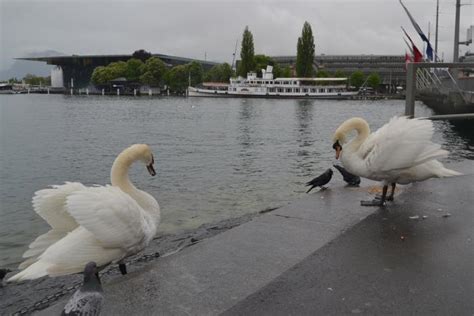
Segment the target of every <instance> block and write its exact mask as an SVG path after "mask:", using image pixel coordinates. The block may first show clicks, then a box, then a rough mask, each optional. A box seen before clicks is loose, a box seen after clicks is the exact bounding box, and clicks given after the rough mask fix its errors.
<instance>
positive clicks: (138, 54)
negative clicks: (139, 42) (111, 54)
mask: <svg viewBox="0 0 474 316" xmlns="http://www.w3.org/2000/svg"><path fill="white" fill-rule="evenodd" d="M132 58H136V59H140V60H141V61H142V62H145V61H147V60H148V59H149V58H151V53H150V52H147V51H146V50H144V49H139V50H136V51H134V52H133V55H132Z"/></svg>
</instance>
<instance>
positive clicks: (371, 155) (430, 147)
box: [359, 117, 448, 172]
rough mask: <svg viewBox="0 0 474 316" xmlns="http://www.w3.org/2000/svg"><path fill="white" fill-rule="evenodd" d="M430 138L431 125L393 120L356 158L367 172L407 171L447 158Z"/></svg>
mask: <svg viewBox="0 0 474 316" xmlns="http://www.w3.org/2000/svg"><path fill="white" fill-rule="evenodd" d="M432 136H433V123H432V122H431V121H428V120H418V119H408V118H406V117H394V118H392V119H391V120H390V121H389V122H388V123H387V124H385V125H384V126H382V127H381V128H380V129H379V130H377V131H376V132H375V133H373V134H371V135H370V136H369V137H368V138H367V140H366V141H365V142H364V143H363V144H362V145H361V147H360V149H359V154H360V155H361V157H362V158H363V159H365V161H366V164H367V168H368V169H369V171H371V172H385V171H389V170H397V169H405V168H410V167H413V166H416V165H419V164H421V163H424V162H426V161H429V160H432V159H436V158H439V157H443V156H446V155H447V154H448V152H447V151H445V150H442V149H441V146H440V145H438V144H435V143H433V142H432V141H431V137H432Z"/></svg>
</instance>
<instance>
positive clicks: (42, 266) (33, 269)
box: [7, 260, 49, 282]
mask: <svg viewBox="0 0 474 316" xmlns="http://www.w3.org/2000/svg"><path fill="white" fill-rule="evenodd" d="M48 268H49V263H47V262H44V261H41V260H40V261H36V262H35V263H33V264H32V265H30V266H29V267H28V268H26V269H25V270H23V271H21V272H18V273H17V274H15V275H14V276H12V277H11V278H9V279H8V280H7V282H20V281H25V280H34V279H38V278H41V277H44V276H46V275H48V271H47V269H48Z"/></svg>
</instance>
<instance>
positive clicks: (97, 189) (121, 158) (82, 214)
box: [8, 144, 160, 282]
mask: <svg viewBox="0 0 474 316" xmlns="http://www.w3.org/2000/svg"><path fill="white" fill-rule="evenodd" d="M134 162H142V163H143V164H145V165H146V168H147V170H148V172H149V173H150V175H152V176H154V175H156V172H155V169H154V167H153V163H154V158H153V154H152V152H151V148H150V147H149V146H148V145H146V144H135V145H132V146H130V147H129V148H127V149H125V150H124V151H122V153H120V154H119V155H118V156H117V158H116V159H115V161H114V163H113V165H112V169H111V183H112V185H107V186H92V187H86V186H84V185H83V184H82V183H79V182H66V184H63V185H56V186H53V187H52V188H48V189H43V190H39V191H37V192H36V193H35V195H34V197H33V208H34V210H35V211H36V213H37V214H38V215H39V216H41V217H42V218H43V219H44V220H45V221H46V222H47V223H48V224H49V225H50V230H49V231H48V232H46V233H45V234H43V235H40V236H39V237H38V238H36V240H35V241H33V242H32V243H31V244H30V246H29V249H28V250H27V251H26V252H25V253H24V254H23V257H24V258H25V259H26V260H25V261H24V262H23V263H21V264H20V266H19V268H20V269H21V270H22V271H20V272H19V273H17V274H15V275H14V276H12V277H11V278H9V279H8V282H12V281H24V280H33V279H37V278H41V277H43V276H51V277H55V276H60V275H68V274H74V273H78V272H81V271H83V269H84V265H86V264H87V263H88V262H91V261H94V262H96V264H97V265H98V266H99V267H103V266H105V265H108V264H110V263H118V264H119V268H120V272H122V274H126V273H127V270H126V266H125V263H124V259H125V258H127V257H128V256H131V255H134V254H136V253H138V252H139V251H141V250H143V249H144V248H145V247H146V246H147V245H148V244H149V243H150V241H151V240H152V239H153V237H155V234H156V231H157V227H158V224H159V223H160V206H159V205H158V202H157V201H156V200H155V198H153V197H152V196H151V195H150V194H148V193H147V192H145V191H142V190H139V189H137V188H136V187H135V186H134V185H133V183H132V182H130V179H129V176H128V171H129V169H130V167H131V165H132V164H133V163H134Z"/></svg>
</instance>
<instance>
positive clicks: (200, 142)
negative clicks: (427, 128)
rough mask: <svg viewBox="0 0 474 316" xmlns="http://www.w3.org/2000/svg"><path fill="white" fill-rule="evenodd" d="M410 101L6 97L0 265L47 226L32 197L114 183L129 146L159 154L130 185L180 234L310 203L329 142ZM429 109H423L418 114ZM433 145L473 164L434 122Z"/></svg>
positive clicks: (0, 154) (1, 131) (449, 129)
mask: <svg viewBox="0 0 474 316" xmlns="http://www.w3.org/2000/svg"><path fill="white" fill-rule="evenodd" d="M403 109H404V101H398V100H397V101H395V100H386V101H319V100H312V101H308V100H263V99H209V98H189V99H185V98H145V97H143V98H127V97H103V96H88V97H86V96H83V97H81V96H75V97H69V96H63V95H49V96H48V95H13V96H6V95H4V96H0V118H1V126H0V144H1V151H0V165H1V168H0V185H1V187H0V199H1V204H0V266H9V265H14V264H17V263H18V262H20V261H21V254H22V253H23V251H24V250H25V249H26V248H27V246H28V244H29V243H30V242H31V241H32V240H33V239H34V238H35V237H36V236H37V235H38V234H41V233H43V232H45V231H46V230H47V229H48V228H47V225H46V223H45V222H44V221H43V220H42V219H41V218H40V217H39V216H37V215H36V214H35V213H34V211H33V210H32V207H31V197H32V195H33V193H34V192H35V191H36V190H39V189H42V188H45V187H47V186H48V185H51V184H62V183H64V182H65V181H79V182H82V183H84V184H86V185H91V184H107V183H109V181H110V180H109V172H110V167H111V165H112V162H113V160H114V158H115V156H116V155H117V154H118V153H119V152H120V151H121V150H122V149H124V148H126V147H128V146H129V145H131V144H133V143H148V144H150V145H151V146H152V148H153V150H154V152H155V157H156V158H155V160H156V166H155V168H156V171H157V173H158V175H157V176H156V177H150V176H149V175H148V173H147V171H146V168H145V167H144V166H142V165H139V164H137V165H134V167H133V168H132V170H131V178H132V180H133V181H134V182H135V183H136V185H137V186H138V187H139V188H141V189H144V190H146V191H148V192H149V193H151V194H152V195H154V196H155V197H156V199H157V200H158V202H159V203H160V206H161V208H162V214H163V217H162V224H161V226H160V228H159V230H160V233H161V234H164V233H174V232H178V231H181V230H185V229H191V228H194V227H197V226H199V225H201V224H203V223H207V222H214V221H218V220H221V219H225V218H229V217H237V216H239V215H242V214H244V213H248V212H257V211H259V210H262V209H265V208H268V207H276V206H281V205H284V204H286V203H288V202H289V201H291V200H294V199H296V198H298V197H299V196H302V195H303V194H304V192H305V187H304V183H305V182H306V181H308V180H310V179H311V178H312V177H313V176H315V175H318V174H319V173H321V172H323V171H324V170H325V169H327V168H328V167H329V166H330V165H331V164H332V163H333V162H334V152H333V150H332V148H331V146H332V144H331V136H332V133H333V131H334V130H335V129H336V128H337V127H338V126H339V124H340V123H341V122H342V121H344V120H345V119H347V118H350V117H352V116H361V117H364V118H366V119H367V120H368V121H369V122H370V124H371V127H372V128H373V129H375V128H378V127H380V126H381V125H383V124H384V123H385V122H386V121H387V120H388V119H389V118H390V117H392V116H394V115H397V114H402V113H403ZM430 114H431V111H430V110H429V109H427V108H425V107H424V106H423V105H418V108H417V115H420V116H421V115H423V116H425V115H430ZM435 139H436V141H438V142H441V143H442V144H443V146H445V147H446V148H448V149H449V150H451V151H453V154H452V155H451V157H450V159H465V158H468V159H472V158H473V151H472V149H471V148H472V139H467V138H465V137H464V136H463V135H462V134H459V133H458V132H457V131H456V129H455V128H454V127H453V126H451V125H450V124H449V123H445V122H437V123H436V135H435Z"/></svg>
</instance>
